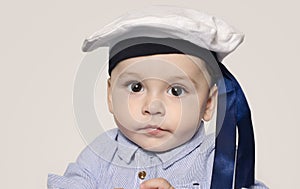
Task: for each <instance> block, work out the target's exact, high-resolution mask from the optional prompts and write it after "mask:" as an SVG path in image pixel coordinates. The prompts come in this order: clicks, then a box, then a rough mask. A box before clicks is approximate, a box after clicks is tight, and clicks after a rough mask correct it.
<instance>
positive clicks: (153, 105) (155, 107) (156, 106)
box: [142, 100, 165, 116]
mask: <svg viewBox="0 0 300 189" xmlns="http://www.w3.org/2000/svg"><path fill="white" fill-rule="evenodd" d="M142 113H143V114H144V115H147V114H148V115H160V116H164V115H165V106H164V103H163V101H161V100H152V101H150V102H149V103H146V104H145V105H144V106H143V109H142Z"/></svg>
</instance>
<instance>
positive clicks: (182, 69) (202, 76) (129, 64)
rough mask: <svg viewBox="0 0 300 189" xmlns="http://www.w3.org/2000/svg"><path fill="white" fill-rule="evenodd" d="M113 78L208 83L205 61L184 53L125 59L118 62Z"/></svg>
mask: <svg viewBox="0 0 300 189" xmlns="http://www.w3.org/2000/svg"><path fill="white" fill-rule="evenodd" d="M111 76H112V77H113V78H114V79H121V80H123V79H127V80H128V79H131V80H134V79H136V80H145V79H150V78H152V79H153V78H156V79H160V80H164V81H166V82H174V81H179V80H180V81H185V82H191V81H192V82H195V81H197V82H195V83H199V84H202V83H203V82H205V83H208V81H207V80H208V79H209V78H208V77H209V76H208V73H207V70H206V68H205V62H204V61H203V60H201V59H200V58H198V57H194V56H190V55H184V54H156V55H151V56H141V57H134V58H129V59H125V60H123V61H121V62H119V63H118V65H117V66H116V67H115V68H114V70H113V72H112V75H111Z"/></svg>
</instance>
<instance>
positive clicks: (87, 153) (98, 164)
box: [48, 127, 267, 189]
mask: <svg viewBox="0 0 300 189" xmlns="http://www.w3.org/2000/svg"><path fill="white" fill-rule="evenodd" d="M213 159H214V135H205V131H204V127H200V129H199V131H198V132H197V133H196V134H195V135H194V136H193V138H192V139H191V140H189V141H188V142H186V143H185V144H183V145H181V146H179V147H177V148H175V149H172V150H170V151H167V152H161V153H154V152H150V151H145V150H143V149H142V148H140V147H138V146H137V145H136V144H134V143H132V142H131V141H130V140H128V139H127V138H126V137H125V136H124V135H123V134H122V133H121V132H120V131H119V130H118V129H112V130H110V131H108V132H106V133H104V134H102V135H100V136H98V137H97V138H96V139H95V140H94V141H93V142H92V143H91V144H90V145H89V146H87V147H86V148H85V149H84V150H83V152H82V153H81V154H80V155H79V157H78V158H77V161H76V162H75V163H71V164H69V166H68V168H67V170H66V172H65V174H64V175H63V176H58V175H54V174H49V175H48V188H49V189H50V188H51V189H114V188H123V189H137V188H139V185H140V183H141V182H143V181H144V180H148V179H152V178H158V177H162V178H165V179H166V180H168V181H169V182H170V184H171V185H172V186H173V187H174V188H175V189H183V188H188V189H193V188H201V189H209V188H210V182H211V175H212V166H213ZM251 188H252V189H266V188H267V187H266V186H265V185H264V184H262V183H260V182H256V183H255V185H254V186H252V187H251Z"/></svg>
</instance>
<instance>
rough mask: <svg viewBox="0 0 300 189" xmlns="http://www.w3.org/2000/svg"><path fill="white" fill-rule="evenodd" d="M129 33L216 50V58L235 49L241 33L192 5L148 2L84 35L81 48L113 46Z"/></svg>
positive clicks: (126, 37) (86, 49) (129, 36)
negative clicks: (144, 5) (187, 7)
mask: <svg viewBox="0 0 300 189" xmlns="http://www.w3.org/2000/svg"><path fill="white" fill-rule="evenodd" d="M132 37H155V38H174V39H183V40H186V41H190V42H192V43H194V44H196V45H198V46H200V47H203V48H205V49H208V50H211V51H214V52H216V54H217V56H218V59H219V61H222V59H223V58H224V57H225V56H227V55H228V54H229V53H230V52H232V51H233V50H235V49H236V48H237V47H238V46H239V44H240V43H241V42H242V41H243V39H244V35H243V34H242V33H240V32H238V31H236V30H235V29H234V28H233V27H232V26H230V25H228V24H227V23H225V22H224V21H223V20H220V19H218V18H216V17H214V16H210V15H207V14H205V13H202V12H198V11H196V10H192V9H186V8H179V7H170V6H151V7H148V8H144V9H139V10H135V11H132V12H129V13H127V14H125V15H123V16H121V17H119V18H118V19H116V20H115V21H113V22H112V23H110V24H108V25H106V26H104V27H103V28H102V29H101V30H99V31H97V32H96V33H94V34H93V35H92V36H90V37H88V38H87V39H85V41H84V43H83V46H82V50H83V51H84V52H89V51H92V50H94V49H96V48H98V47H110V48H111V47H113V46H114V45H115V44H116V43H117V42H119V41H121V40H124V39H128V38H132Z"/></svg>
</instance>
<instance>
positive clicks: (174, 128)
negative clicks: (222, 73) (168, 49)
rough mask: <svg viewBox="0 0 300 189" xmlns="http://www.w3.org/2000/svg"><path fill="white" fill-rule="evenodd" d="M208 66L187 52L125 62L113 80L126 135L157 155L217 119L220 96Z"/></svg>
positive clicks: (111, 96) (112, 100) (113, 108)
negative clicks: (210, 80)
mask: <svg viewBox="0 0 300 189" xmlns="http://www.w3.org/2000/svg"><path fill="white" fill-rule="evenodd" d="M204 64H205V63H204V62H203V61H202V60H201V59H199V58H196V57H192V56H187V55H183V54H161V55H152V56H143V57H135V58H130V59H126V60H124V61H122V62H120V63H119V64H118V65H117V66H116V67H115V68H114V70H113V71H112V74H111V78H110V79H109V80H108V105H109V110H110V112H111V113H112V114H113V116H114V119H115V122H116V124H117V126H118V127H119V129H120V130H121V132H122V133H123V134H124V135H125V136H127V138H128V139H130V140H131V141H132V142H134V143H136V144H137V145H139V146H140V147H142V148H144V149H146V150H150V151H157V152H158V151H166V150H169V149H172V148H175V147H177V146H179V145H181V144H183V143H185V142H186V141H188V140H189V139H191V137H192V136H193V135H194V134H195V132H196V131H197V129H198V127H199V125H200V122H201V119H203V120H205V121H208V120H210V119H211V117H212V114H213V109H214V104H215V98H216V93H217V89H216V87H215V86H214V87H210V86H209V84H208V83H209V81H208V79H209V76H208V74H207V72H206V70H205V66H204Z"/></svg>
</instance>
